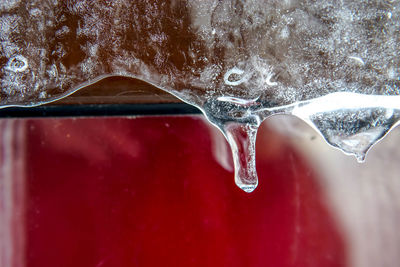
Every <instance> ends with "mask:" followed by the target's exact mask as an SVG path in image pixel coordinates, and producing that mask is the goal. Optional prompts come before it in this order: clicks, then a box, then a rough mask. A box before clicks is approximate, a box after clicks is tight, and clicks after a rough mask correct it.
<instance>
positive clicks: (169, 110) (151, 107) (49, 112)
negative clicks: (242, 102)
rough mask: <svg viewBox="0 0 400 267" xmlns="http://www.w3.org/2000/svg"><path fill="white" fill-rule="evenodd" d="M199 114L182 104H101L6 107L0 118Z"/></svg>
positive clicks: (193, 108) (2, 110)
mask: <svg viewBox="0 0 400 267" xmlns="http://www.w3.org/2000/svg"><path fill="white" fill-rule="evenodd" d="M189 114H201V112H200V110H199V109H197V108H195V107H193V106H191V105H188V104H184V103H168V104H101V105H44V106H37V107H8V108H3V109H0V118H38V117H96V116H141V115H143V116H145V115H189Z"/></svg>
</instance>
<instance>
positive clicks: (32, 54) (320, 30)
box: [0, 0, 400, 192]
mask: <svg viewBox="0 0 400 267" xmlns="http://www.w3.org/2000/svg"><path fill="white" fill-rule="evenodd" d="M399 10H400V1H396V0H379V1H378V0H375V1H367V2H365V1H346V0H344V1H333V2H331V1H306V0H303V1H300V0H288V1H275V0H263V1H262V0H253V1H236V0H231V1H217V0H206V1H191V0H187V1H176V0H170V1H165V0H152V1H150V0H149V1H143V0H140V1H139V0H138V1H128V0H119V1H107V2H104V1H103V2H98V1H91V0H82V1H56V0H54V1H40V0H27V1H18V0H13V1H3V2H1V3H0V25H1V32H0V44H1V46H0V83H1V95H0V105H1V106H2V107H6V106H16V105H17V106H34V105H39V104H43V103H47V102H50V101H54V100H56V99H59V98H61V97H65V96H67V95H68V94H71V93H72V92H74V91H76V90H78V89H79V88H81V87H82V86H85V85H87V84H90V83H93V82H95V81H98V80H99V79H101V78H104V77H107V76H112V75H121V76H127V77H134V78H137V79H141V80H144V81H146V82H148V83H150V84H153V85H155V86H157V87H159V88H161V89H163V90H166V91H168V92H170V93H172V94H174V95H175V96H177V97H179V98H180V99H182V100H183V101H185V102H187V103H189V104H192V105H195V106H197V107H199V108H200V109H201V110H202V111H203V112H204V114H205V116H206V117H207V118H208V119H209V120H210V121H211V122H212V123H213V124H214V125H216V126H217V127H218V128H219V129H220V130H221V131H222V132H223V133H224V135H225V137H226V138H227V140H228V141H229V143H230V145H231V148H232V151H233V155H234V164H235V181H236V183H237V184H238V186H239V187H240V188H242V189H243V190H245V191H246V192H251V191H252V190H254V188H255V187H256V186H257V183H258V181H257V174H256V171H255V161H254V159H255V148H254V145H255V138H256V134H257V129H258V126H259V125H260V123H261V122H262V121H263V120H264V119H266V118H267V117H268V116H271V115H273V114H277V113H285V114H293V115H295V116H297V117H299V118H301V119H303V120H305V121H306V122H307V123H308V124H310V125H311V126H312V127H314V128H315V129H316V130H318V131H319V132H320V133H321V134H322V135H323V136H324V138H325V139H326V140H327V142H328V143H329V144H331V145H333V146H335V147H337V148H339V149H341V150H343V151H344V152H346V153H349V154H353V155H355V156H356V157H357V159H358V160H359V161H362V160H363V159H364V157H365V154H366V153H367V151H368V149H369V148H370V147H371V146H372V145H373V144H374V143H376V142H377V141H378V140H379V139H381V138H382V137H383V136H384V135H385V134H386V133H388V131H390V129H392V128H393V127H394V126H395V125H396V124H397V122H398V120H399V110H400V107H399V106H400V102H399V99H398V97H399V96H398V95H399V85H400V57H399V51H400V50H399V48H400V47H399V46H400V32H399V30H398V29H399V28H400V20H399Z"/></svg>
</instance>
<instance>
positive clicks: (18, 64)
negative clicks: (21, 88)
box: [5, 55, 29, 72]
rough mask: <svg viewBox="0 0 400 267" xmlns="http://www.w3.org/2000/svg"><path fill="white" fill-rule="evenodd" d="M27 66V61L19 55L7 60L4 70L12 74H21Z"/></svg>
mask: <svg viewBox="0 0 400 267" xmlns="http://www.w3.org/2000/svg"><path fill="white" fill-rule="evenodd" d="M28 66H29V65H28V60H27V59H26V58H25V57H23V56H21V55H17V56H14V57H12V58H10V59H9V61H8V63H7V65H6V67H5V68H6V70H9V71H12V72H23V71H25V70H26V69H28Z"/></svg>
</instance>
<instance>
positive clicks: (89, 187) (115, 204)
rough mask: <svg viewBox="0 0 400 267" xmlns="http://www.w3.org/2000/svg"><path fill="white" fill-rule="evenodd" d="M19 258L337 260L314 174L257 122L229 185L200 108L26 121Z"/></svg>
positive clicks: (101, 262)
mask: <svg viewBox="0 0 400 267" xmlns="http://www.w3.org/2000/svg"><path fill="white" fill-rule="evenodd" d="M27 124H28V126H27V129H28V138H27V142H28V151H27V157H28V158H27V172H28V178H27V179H28V180H27V215H26V217H27V238H26V239H27V240H26V242H27V243H26V244H27V248H26V254H27V256H26V257H27V259H26V262H27V266H29V267H46V266H49V267H50V266H51V267H54V266H61V267H62V266H75V267H80V266H82V267H83V266H84V267H88V266H89V267H91V266H93V267H106V266H110V267H111V266H112V267H118V266H124V267H126V266H128V267H129V266H202V267H204V266H246V267H247V266H324V267H329V266H346V264H345V262H346V255H345V247H344V242H343V240H342V237H341V236H340V235H339V231H338V229H337V228H338V226H337V225H336V224H335V222H334V220H333V219H332V215H330V213H329V210H328V209H327V207H326V206H325V205H324V196H323V195H322V192H321V191H320V190H319V186H318V184H317V181H316V179H314V178H315V176H314V175H315V174H314V173H313V172H312V170H310V168H309V167H308V166H307V163H306V162H305V161H304V160H302V159H301V157H300V156H299V154H298V153H296V151H295V150H294V148H293V147H291V146H290V145H289V144H288V143H285V140H284V139H283V138H281V137H280V136H278V135H277V134H276V133H274V132H272V131H270V130H268V129H267V128H265V127H264V129H262V130H261V132H260V133H259V137H258V141H257V148H258V150H257V168H258V173H259V176H260V184H259V187H258V188H257V189H256V190H255V191H254V192H253V193H251V194H247V193H245V192H242V191H241V190H240V189H239V188H237V187H236V186H235V185H234V179H233V173H232V172H229V171H226V170H225V169H224V168H222V167H221V166H220V165H219V164H218V163H217V162H216V161H215V159H214V157H213V155H212V149H211V148H212V140H211V136H212V135H211V134H210V128H209V127H210V126H208V125H207V124H206V123H205V122H204V121H203V120H202V119H201V118H200V117H144V118H135V119H126V118H125V119H124V118H119V119H116V118H108V119H106V118H97V119H62V120H61V119H43V120H30V121H28V122H27Z"/></svg>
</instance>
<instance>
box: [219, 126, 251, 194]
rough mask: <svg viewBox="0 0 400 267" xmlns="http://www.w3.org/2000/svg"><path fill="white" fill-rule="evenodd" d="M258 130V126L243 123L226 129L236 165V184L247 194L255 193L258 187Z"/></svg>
mask: <svg viewBox="0 0 400 267" xmlns="http://www.w3.org/2000/svg"><path fill="white" fill-rule="evenodd" d="M257 130H258V125H249V124H241V123H228V124H227V125H225V127H224V132H225V135H226V137H227V139H228V142H229V144H230V146H231V149H232V156H233V162H234V164H235V183H236V185H237V186H238V187H239V188H241V189H242V190H243V191H245V192H247V193H251V192H253V190H254V189H255V188H256V187H257V185H258V178H257V172H256V164H255V156H256V154H255V143H256V136H257Z"/></svg>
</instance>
